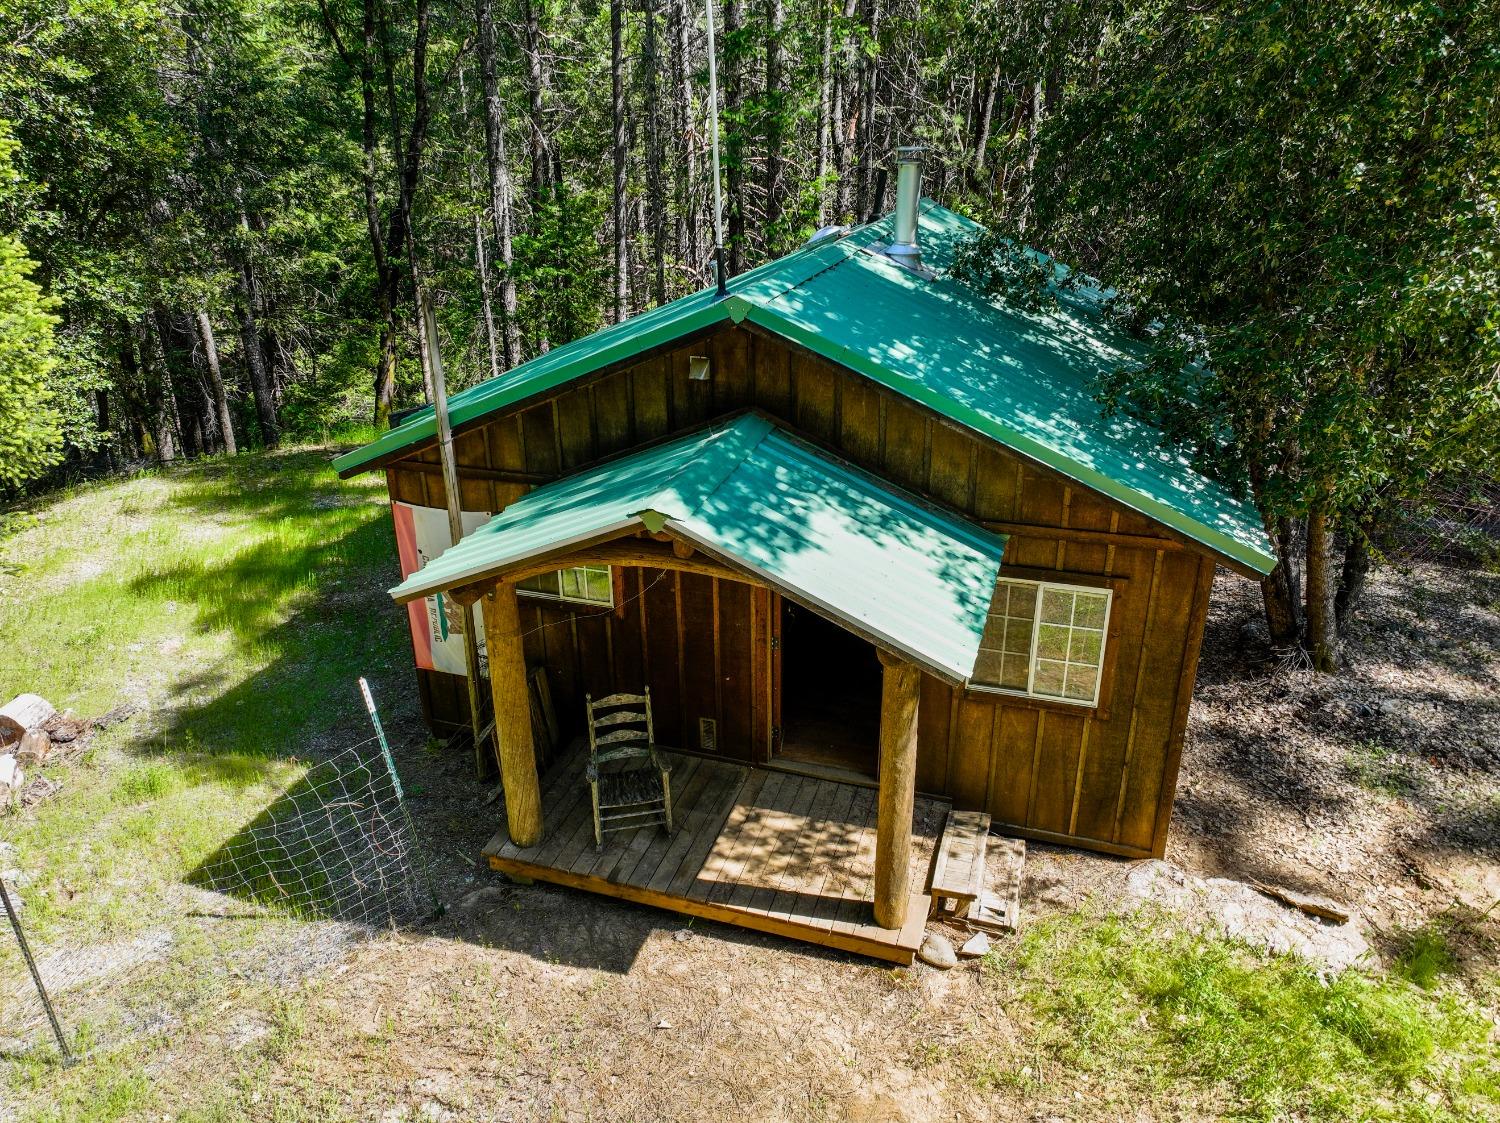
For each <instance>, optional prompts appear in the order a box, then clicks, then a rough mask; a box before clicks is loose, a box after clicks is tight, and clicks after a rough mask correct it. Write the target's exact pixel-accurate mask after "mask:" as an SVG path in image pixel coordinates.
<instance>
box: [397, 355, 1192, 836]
mask: <svg viewBox="0 0 1500 1123" xmlns="http://www.w3.org/2000/svg"><path fill="white" fill-rule="evenodd" d="M694 354H707V355H709V356H710V358H711V359H712V363H713V377H712V378H711V379H710V380H709V381H707V382H693V381H690V380H689V379H688V376H687V371H688V359H689V356H690V355H694ZM748 406H756V407H759V408H760V409H762V410H764V411H766V412H767V413H769V414H771V415H772V416H774V417H777V418H778V419H781V420H782V421H784V422H785V423H787V424H788V425H790V426H792V427H793V428H795V429H797V430H800V431H801V432H803V433H804V434H805V435H807V436H808V437H810V438H812V439H813V440H815V441H818V442H819V443H821V444H823V445H824V446H826V447H829V448H831V449H835V450H837V451H839V452H840V453H841V454H842V455H843V456H845V457H846V458H847V459H849V460H850V461H852V462H854V463H856V464H858V465H860V466H862V467H864V468H867V469H869V470H871V471H873V472H875V473H877V474H879V475H881V476H883V477H884V478H886V479H889V480H891V481H892V482H894V483H897V484H900V485H902V486H904V487H906V488H909V489H911V490H913V491H916V492H919V493H922V494H925V495H928V496H930V497H932V498H933V499H936V500H938V501H940V502H942V503H945V504H947V505H949V506H951V507H954V508H957V509H959V510H962V511H965V512H967V513H968V514H970V515H971V516H973V517H974V518H975V519H977V520H980V521H984V522H987V523H989V524H991V525H993V526H995V527H996V528H997V529H1000V530H1003V531H1005V532H1006V533H1009V534H1010V536H1011V537H1010V541H1009V543H1008V545H1007V547H1006V555H1005V564H1006V566H1007V567H1022V568H1026V569H1031V570H1044V571H1048V572H1050V573H1055V574H1056V575H1057V578H1058V579H1059V580H1066V579H1067V578H1068V577H1069V576H1070V575H1072V576H1091V577H1094V578H1096V579H1097V578H1104V579H1108V580H1109V582H1110V584H1111V585H1112V586H1113V587H1114V589H1115V599H1114V607H1113V611H1112V614H1111V620H1110V634H1109V639H1108V649H1109V650H1108V655H1107V657H1106V667H1105V682H1104V685H1103V688H1102V694H1101V700H1100V705H1099V706H1098V707H1097V708H1096V709H1083V708H1079V707H1076V706H1070V705H1067V704H1063V703H1048V702H1040V701H1032V700H1027V699H1021V698H1015V697H1012V696H1006V695H997V694H993V693H988V692H983V691H978V690H972V689H970V690H965V689H961V688H954V687H951V686H948V685H947V684H944V683H942V682H940V681H938V680H936V679H932V678H930V677H928V678H924V681H923V685H922V704H921V718H920V723H921V727H920V747H919V754H920V755H919V761H918V775H917V787H918V790H920V791H924V792H928V793H933V794H943V795H947V796H950V797H951V798H952V799H953V800H954V801H955V803H956V804H957V805H958V806H960V807H972V808H984V809H987V810H988V811H989V812H990V814H991V815H992V816H993V817H994V820H995V823H996V825H997V826H1001V827H1003V828H1005V829H1008V830H1012V831H1015V832H1017V833H1020V834H1024V835H1028V836H1030V837H1034V838H1043V839H1054V840H1059V841H1068V842H1072V843H1076V844H1078V845H1083V846H1088V847H1091V848H1094V849H1100V850H1106V851H1110V852H1115V853H1122V854H1130V855H1145V854H1153V853H1155V854H1159V853H1161V851H1162V849H1163V847H1164V846H1165V841H1166V829H1167V823H1168V819H1169V816H1170V811H1171V802H1172V797H1173V794H1174V790H1175V785H1176V774H1177V765H1178V759H1179V756H1180V751H1181V745H1182V737H1183V732H1184V729H1185V726H1186V720H1187V706H1188V701H1189V698H1190V696H1191V693H1192V685H1193V676H1194V672H1195V670H1196V666H1197V656H1198V645H1199V642H1200V640H1201V637H1202V631H1203V622H1204V617H1205V615H1206V612H1207V604H1208V595H1209V587H1210V585H1211V584H1212V581H1213V576H1214V563H1213V561H1212V560H1211V559H1209V558H1207V557H1205V556H1203V555H1201V554H1199V553H1197V552H1194V551H1192V550H1189V549H1185V548H1183V547H1182V545H1180V544H1179V543H1178V542H1177V541H1176V540H1174V539H1173V538H1170V537H1168V536H1167V532H1166V531H1164V530H1163V529H1162V528H1160V527H1159V526H1157V524H1155V523H1153V522H1151V521H1150V520H1148V519H1146V518H1145V517H1144V516H1142V515H1139V514H1136V513H1135V512H1132V511H1130V510H1128V509H1126V508H1124V507H1121V506H1119V505H1116V504H1114V503H1112V502H1111V501H1108V500H1105V499H1103V498H1102V497H1099V496H1097V495H1095V494H1094V493H1092V492H1089V491H1086V490H1084V489H1083V488H1080V487H1078V486H1077V485H1070V484H1069V482H1068V481H1066V480H1065V479H1063V478H1062V477H1060V476H1058V475H1056V474H1054V473H1052V472H1050V471H1048V470H1046V469H1043V468H1040V467H1037V466H1034V465H1031V464H1029V463H1027V462H1026V461H1024V460H1022V459H1021V458H1020V457H1018V456H1016V455H1014V454H1012V453H1010V452H1008V451H1007V450H1005V449H1003V448H1000V447H998V446H996V445H994V444H992V443H990V442H988V441H985V440H983V439H981V438H978V437H976V436H974V435H972V434H970V433H968V432H967V431H964V430H961V429H959V428H958V427H956V426H954V425H952V424H951V423H948V422H946V421H944V420H942V419H941V418H939V417H938V416H937V415H935V414H933V413H931V412H929V411H927V410H925V409H923V408H922V407H919V406H917V405H915V404H913V403H911V402H909V401H907V400H906V399H904V398H901V397H899V396H897V395H896V394H894V393H891V392H889V391H887V390H885V389H883V388H881V387H878V386H875V385H874V384H872V383H870V382H868V381H866V380H864V379H862V378H860V377H858V376H856V375H854V374H852V373H849V372H847V371H844V370H842V369H840V368H838V367H835V366H833V365H831V364H828V363H826V362H824V361H822V360H821V359H818V358H817V357H815V356H812V355H810V354H808V353H806V352H803V351H801V350H799V349H796V348H793V347H790V346H788V345H787V344H785V343H783V342H782V341H780V340H778V339H775V338H772V337H769V336H767V335H765V334H762V333H760V332H756V331H753V330H750V329H748V328H745V327H737V328H734V327H725V328H720V329H718V330H717V331H715V332H714V333H712V334H711V335H708V336H706V337H703V338H700V339H698V340H696V341H693V342H691V343H688V344H684V345H680V346H677V347H675V348H672V349H670V350H665V351H662V352H660V353H657V354H653V355H649V356H645V357H642V358H641V359H640V360H639V361H638V362H636V363H634V364H633V365H631V366H629V367H626V368H624V369H619V370H616V371H613V372H606V373H604V374H602V375H599V376H596V377H594V378H591V379H589V380H586V381H584V382H582V383H577V384H574V385H573V386H571V387H569V388H567V389H565V390H563V391H562V392H560V393H555V394H553V395H551V396H548V397H545V398H540V399H534V400H532V401H530V402H528V403H526V404H525V406H524V408H522V409H519V410H517V411H513V412H510V413H508V414H504V415H500V416H496V417H492V418H490V419H487V420H486V421H485V422H484V423H482V424H480V425H478V426H477V427H473V428H470V429H468V430H467V431H464V432H461V433H460V434H459V435H458V437H457V439H456V442H455V444H456V450H457V456H458V460H459V464H460V474H461V476H462V477H463V482H462V490H463V498H464V507H465V508H466V509H469V510H488V511H498V510H500V509H501V508H502V507H503V506H504V505H505V504H507V503H509V502H511V501H512V500H514V499H515V498H516V497H517V496H519V495H521V494H523V493H524V492H525V491H526V490H527V487H528V486H529V485H530V484H531V483H532V482H538V481H541V480H545V479H548V478H552V477H553V476H555V475H557V474H558V473H560V472H568V471H572V470H574V469H577V468H579V467H582V466H584V465H586V464H589V463H591V462H593V461H595V460H598V459H601V458H604V457H608V456H611V455H613V454H616V453H620V452H624V451H628V450H630V449H632V448H634V447H636V446H638V445H641V444H645V443H648V442H651V441H655V440H658V439H661V438H664V437H668V436H671V435H673V434H675V433H678V432H680V431H682V430H685V429H690V428H693V427H696V426H699V425H701V424H702V423H704V422H706V421H709V420H711V419H712V418H715V417H718V416H721V415H724V414H727V413H731V412H733V411H736V410H739V409H742V408H745V407H748ZM387 477H388V482H389V486H390V492H391V496H392V498H395V499H401V500H405V501H407V502H411V503H420V504H425V505H428V506H442V504H443V495H442V479H441V475H440V473H439V470H438V464H437V452H436V449H435V448H429V449H425V450H422V451H420V452H417V453H414V454H412V455H411V456H409V457H407V458H405V459H403V460H400V461H397V462H395V463H393V464H391V465H388V466H387ZM623 573H624V576H623V583H624V590H623V591H624V597H623V598H622V607H620V608H618V609H617V610H616V611H613V612H608V611H602V610H600V609H595V608H582V607H579V608H569V607H568V606H558V605H551V604H543V603H541V602H536V601H533V602H530V603H529V604H527V603H523V606H522V610H523V620H524V622H525V625H526V627H528V629H530V632H529V634H528V636H527V657H528V659H530V660H532V661H534V662H537V663H543V664H545V665H546V667H547V668H548V672H549V675H550V679H551V684H552V688H553V695H554V698H555V700H556V702H557V706H558V709H559V712H560V713H561V714H563V715H564V716H567V715H569V714H576V713H577V712H579V711H581V708H582V706H581V701H582V693H583V692H584V691H585V690H592V691H594V692H596V693H599V692H606V691H608V690H611V689H615V688H616V684H618V685H619V686H621V687H630V686H633V685H635V684H636V683H637V681H638V680H641V679H644V680H646V681H649V682H650V685H651V687H652V694H653V696H654V697H655V698H656V699H657V712H658V714H659V716H660V719H661V720H660V725H661V738H662V740H663V741H664V742H669V743H675V744H679V745H682V746H684V747H688V748H693V747H696V745H697V743H698V741H697V718H698V717H700V716H712V717H714V718H715V719H716V720H717V722H718V728H719V742H720V750H721V752H723V753H724V754H726V755H736V756H743V757H748V758H750V759H758V754H760V753H762V752H763V751H764V746H765V745H766V744H768V740H769V733H770V693H771V692H770V686H769V677H768V676H769V673H770V672H769V670H768V669H767V668H768V667H769V654H768V651H769V646H770V645H769V634H768V632H769V627H768V625H767V623H766V613H765V612H764V611H761V612H760V613H751V612H750V611H749V608H750V603H751V598H752V596H759V597H765V596H766V595H767V594H765V593H764V592H760V593H754V592H752V590H751V589H749V588H747V587H745V586H741V585H738V584H736V583H734V582H728V581H715V580H713V579H710V578H706V577H697V576H694V575H687V574H684V575H677V574H662V573H659V572H657V571H651V570H626V571H623ZM893 595H896V594H895V591H893ZM762 608H764V606H763V605H762ZM423 678H424V679H425V680H426V682H425V683H424V685H423V699H424V705H425V706H426V707H427V709H428V714H429V719H430V720H433V721H434V722H443V721H457V720H462V714H463V709H462V707H463V691H462V685H461V681H460V680H453V679H452V678H451V676H446V675H433V674H423ZM444 679H446V680H449V682H450V684H447V685H439V684H438V682H436V681H435V680H444ZM452 682H458V685H457V686H453V685H451V683H452Z"/></svg>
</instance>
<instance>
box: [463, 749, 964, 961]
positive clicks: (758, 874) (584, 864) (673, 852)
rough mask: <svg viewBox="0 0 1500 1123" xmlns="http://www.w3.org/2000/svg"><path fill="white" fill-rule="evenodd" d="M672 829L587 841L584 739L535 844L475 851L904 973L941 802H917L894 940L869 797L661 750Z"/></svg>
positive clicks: (550, 876)
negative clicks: (875, 903) (904, 905)
mask: <svg viewBox="0 0 1500 1123" xmlns="http://www.w3.org/2000/svg"><path fill="white" fill-rule="evenodd" d="M666 755H667V756H668V758H669V759H670V760H671V761H672V763H673V771H672V802H673V810H674V815H675V818H676V822H677V831H676V833H675V834H674V835H672V836H671V837H668V836H667V835H666V834H665V833H663V832H662V831H661V830H660V829H659V828H657V827H642V828H639V829H637V830H634V831H620V832H618V833H616V834H607V835H605V836H604V846H603V848H602V849H596V848H595V846H594V830H593V813H592V807H591V805H590V801H589V791H588V785H587V784H586V783H584V780H583V766H584V759H585V756H586V753H585V752H584V751H583V748H582V745H581V743H580V744H578V745H575V746H574V748H573V749H572V750H571V751H570V752H568V753H567V754H566V755H565V756H563V757H562V758H561V759H560V760H559V761H558V762H557V764H556V765H555V766H554V767H553V768H552V770H551V771H550V772H549V773H548V774H547V776H546V777H545V778H544V779H543V782H542V822H543V824H544V827H545V834H544V837H543V839H542V842H541V843H540V844H539V845H537V846H533V847H528V848H525V849H522V848H519V847H516V846H514V845H512V844H511V841H510V835H509V834H508V833H507V831H506V830H505V829H504V828H503V827H502V828H501V830H500V832H499V833H498V834H496V835H495V837H494V838H492V839H491V840H490V842H489V844H488V845H487V846H485V848H484V851H483V853H484V855H485V857H486V858H487V859H488V860H489V863H490V866H491V868H493V869H496V870H499V871H500V872H501V873H505V874H511V875H515V876H519V877H525V878H532V879H534V880H537V881H547V882H552V883H554V884H557V885H566V886H571V887H572V888H575V889H585V890H588V891H589V892H591V893H602V894H604V895H606V896H610V897H619V898H622V899H624V900H627V901H635V902H638V903H640V904H645V905H654V906H656V907H658V908H664V909H671V910H673V911H675V912H680V913H686V914H688V915H690V916H701V917H705V918H707V919H710V920H718V921H723V922H724V923H726V924H735V925H738V926H740V927H742V928H753V929H755V930H757V931H761V932H771V933H774V934H776V935H781V936H790V937H792V938H794V939H799V940H806V941H809V942H811V943H815V944H822V945H825V946H827V947H835V948H840V949H842V950H844V951H851V952H857V953H859V954H862V955H869V956H873V957H875V958H879V959H885V960H889V961H891V962H894V963H901V964H908V963H910V962H911V961H912V957H913V955H914V954H915V953H916V950H917V947H918V946H919V945H920V944H921V942H922V931H923V928H924V926H925V924H926V921H927V912H928V903H929V901H928V897H927V895H926V893H925V892H924V886H925V884H926V880H927V872H928V868H929V866H930V865H931V862H932V852H933V845H934V843H935V841H936V839H937V837H938V835H939V834H940V832H941V831H942V828H943V819H944V815H945V813H946V812H947V810H948V805H947V803H944V802H941V801H938V800H931V799H922V798H920V797H919V798H918V799H917V801H916V809H915V814H914V816H913V833H912V868H911V881H910V892H911V896H912V900H911V903H910V907H909V909H908V911H907V921H906V925H905V927H904V928H903V929H902V930H901V931H899V932H897V931H893V930H891V929H887V928H881V927H879V926H877V925H876V924H875V922H874V916H873V911H872V906H871V903H870V902H871V897H872V890H873V883H874V869H875V801H876V792H875V790H874V789H873V788H868V787H863V786H860V785H857V784H844V783H838V782H836V781H832V780H826V779H818V778H815V777H811V776H800V775H794V774H791V773H787V772H779V771H772V770H768V769H762V768H749V767H746V766H743V765H739V764H733V763H730V762H726V761H717V760H708V759H705V758H703V757H695V756H686V755H682V754H677V753H671V752H668V753H667V754H666Z"/></svg>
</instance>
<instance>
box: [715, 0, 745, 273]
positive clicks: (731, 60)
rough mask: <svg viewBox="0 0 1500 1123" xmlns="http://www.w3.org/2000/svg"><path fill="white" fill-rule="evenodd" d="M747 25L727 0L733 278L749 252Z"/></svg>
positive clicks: (729, 266)
mask: <svg viewBox="0 0 1500 1123" xmlns="http://www.w3.org/2000/svg"><path fill="white" fill-rule="evenodd" d="M744 24H745V19H744V13H743V12H742V11H741V10H740V0H725V3H724V41H723V44H722V48H723V49H722V54H723V56H724V63H723V66H722V68H721V72H722V73H723V75H724V107H723V116H724V117H725V118H727V119H728V127H727V128H725V129H724V131H723V133H722V136H723V138H724V180H725V185H726V187H727V194H728V198H727V199H726V200H725V206H726V208H727V210H728V212H729V213H728V214H727V215H726V216H725V226H726V227H727V233H726V235H725V237H726V240H727V241H728V242H729V245H727V246H725V247H724V252H725V255H726V257H727V261H726V264H725V272H727V273H728V274H729V276H731V277H733V276H736V275H738V274H739V272H740V271H741V269H742V268H743V267H744V256H743V255H744V250H745V244H744V243H745V129H744V125H743V124H742V123H741V120H740V109H741V107H742V106H743V103H744V80H743V76H742V72H743V70H744V67H743V66H742V65H741V58H740V55H741V38H742V37H741V34H740V32H741V30H742V29H743V27H744Z"/></svg>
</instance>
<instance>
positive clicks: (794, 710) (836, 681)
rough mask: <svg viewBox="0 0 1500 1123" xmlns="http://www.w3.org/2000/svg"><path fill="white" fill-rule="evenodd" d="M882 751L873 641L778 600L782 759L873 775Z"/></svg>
mask: <svg viewBox="0 0 1500 1123" xmlns="http://www.w3.org/2000/svg"><path fill="white" fill-rule="evenodd" d="M879 757H880V658H879V656H877V655H876V653H875V647H874V645H873V644H871V643H869V642H868V641H866V640H862V639H860V638H859V637H858V636H856V635H854V634H852V633H851V632H847V631H845V630H844V629H843V628H841V627H839V626H838V625H837V624H834V623H832V622H831V621H829V620H825V619H824V618H823V617H821V616H819V615H818V614H817V613H815V612H809V611H808V610H807V609H805V608H801V607H799V606H797V605H795V604H792V603H791V602H789V601H785V600H783V601H781V743H780V746H779V747H778V749H777V751H776V759H777V760H779V761H782V762H784V763H789V764H797V765H804V766H810V767H814V768H819V769H828V770H838V771H843V772H852V773H857V774H858V775H860V776H864V777H870V778H873V777H874V776H875V770H876V764H877V761H878V760H879Z"/></svg>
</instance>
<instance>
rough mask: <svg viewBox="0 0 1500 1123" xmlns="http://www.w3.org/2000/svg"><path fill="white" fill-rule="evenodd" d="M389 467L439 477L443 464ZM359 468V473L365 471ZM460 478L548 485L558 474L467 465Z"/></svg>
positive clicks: (422, 462) (403, 462) (409, 462)
mask: <svg viewBox="0 0 1500 1123" xmlns="http://www.w3.org/2000/svg"><path fill="white" fill-rule="evenodd" d="M387 467H390V468H394V469H396V470H397V471H399V472H427V473H429V474H432V475H437V474H439V473H441V472H442V470H443V466H442V465H441V464H433V463H431V462H430V461H427V460H398V461H396V462H395V463H393V464H390V465H387ZM364 470H365V469H364V468H359V469H357V471H361V472H362V471H364ZM458 478H459V479H461V480H492V481H494V482H495V483H506V484H547V483H551V482H552V481H553V480H555V479H557V476H556V474H549V473H547V472H522V471H519V470H517V469H514V468H480V467H477V466H473V465H469V464H465V465H463V466H462V467H460V468H459V470H458Z"/></svg>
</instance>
